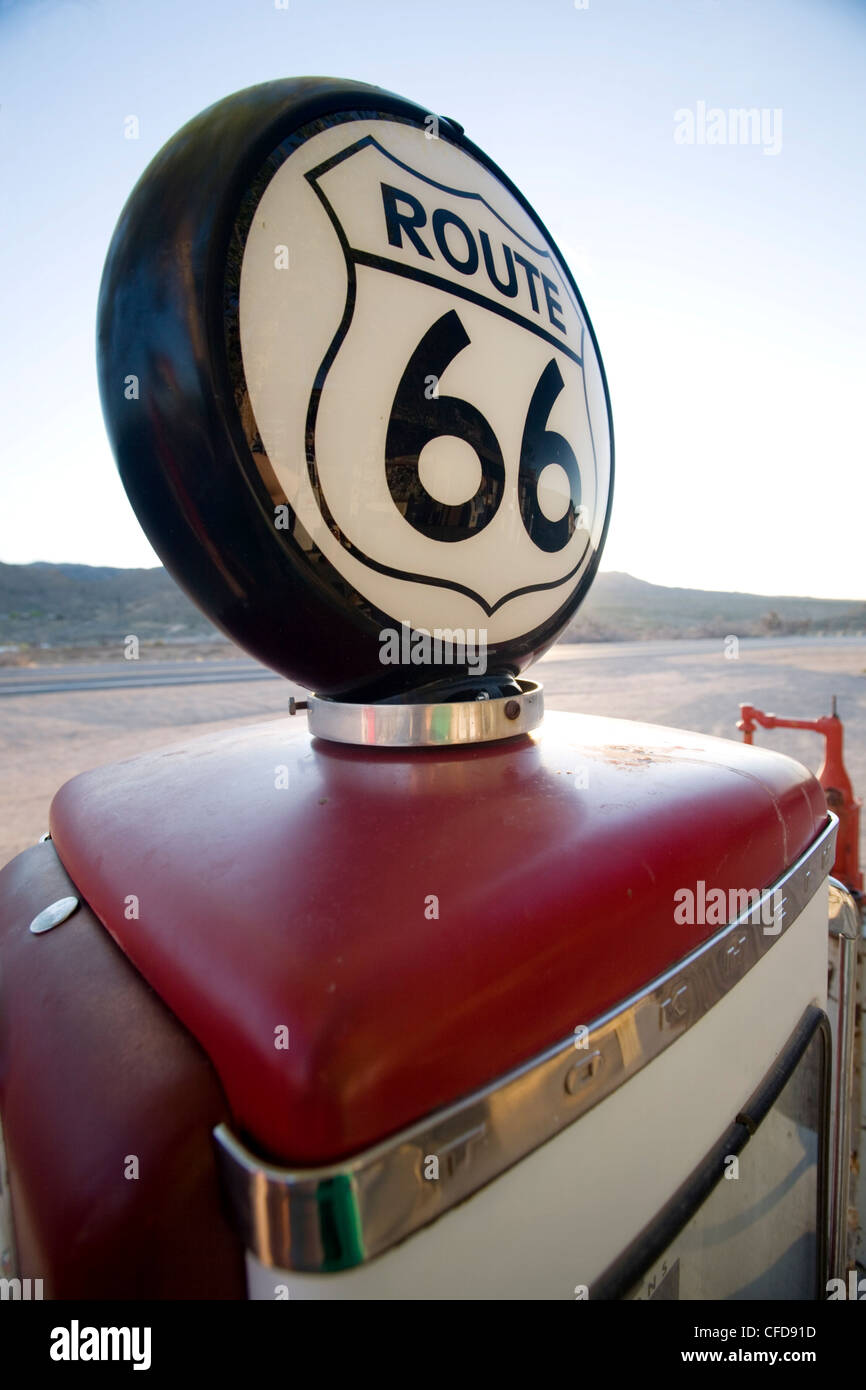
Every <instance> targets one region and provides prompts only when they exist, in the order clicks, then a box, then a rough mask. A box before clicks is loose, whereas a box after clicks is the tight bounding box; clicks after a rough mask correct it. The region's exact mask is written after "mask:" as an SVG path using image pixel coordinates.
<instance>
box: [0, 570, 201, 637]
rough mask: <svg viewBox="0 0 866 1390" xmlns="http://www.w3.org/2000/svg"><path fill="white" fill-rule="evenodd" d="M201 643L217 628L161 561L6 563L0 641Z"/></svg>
mask: <svg viewBox="0 0 866 1390" xmlns="http://www.w3.org/2000/svg"><path fill="white" fill-rule="evenodd" d="M128 633H135V635H136V636H137V637H138V638H139V639H140V640H143V641H154V640H161V641H171V640H172V639H174V640H177V641H184V642H190V641H201V640H205V639H208V638H210V639H212V638H213V637H214V636H215V633H216V629H215V628H214V627H213V625H212V624H211V623H210V622H208V620H207V618H206V617H205V616H204V614H203V613H201V612H200V611H199V610H198V608H196V606H195V604H194V603H192V602H191V601H190V599H188V598H187V597H186V595H185V594H184V593H182V592H181V590H180V589H179V588H178V587H177V585H176V584H175V582H174V580H173V579H171V578H170V576H169V575H168V574H167V573H166V571H165V570H164V569H162V567H161V566H160V567H159V568H157V569H147V570H145V569H141V570H133V569H129V570H128V569H109V568H108V567H106V566H98V567H97V566H93V565H48V564H42V563H37V564H34V565H4V564H0V647H4V646H14V645H21V644H26V645H28V646H31V647H39V646H41V645H44V644H47V645H49V646H52V647H54V646H61V647H67V646H68V647H72V646H81V645H94V644H97V645H98V644H100V643H103V642H105V643H119V642H122V641H123V638H124V637H125V636H126V635H127V634H128Z"/></svg>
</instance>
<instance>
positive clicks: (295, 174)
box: [239, 120, 611, 645]
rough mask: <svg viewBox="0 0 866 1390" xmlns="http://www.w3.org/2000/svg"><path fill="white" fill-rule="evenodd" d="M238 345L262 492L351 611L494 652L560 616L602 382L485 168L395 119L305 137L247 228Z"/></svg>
mask: <svg viewBox="0 0 866 1390" xmlns="http://www.w3.org/2000/svg"><path fill="white" fill-rule="evenodd" d="M239 338H240V349H241V356H242V361H243V370H244V376H245V381H246V388H247V392H248V398H247V402H246V405H247V410H248V416H249V419H250V421H251V422H254V431H255V436H256V440H257V446H258V447H257V449H256V451H255V453H254V457H255V458H256V462H257V464H258V467H259V469H260V471H261V474H262V477H263V479H264V480H265V481H266V484H267V486H268V490H269V493H270V495H271V498H272V499H273V501H274V504H275V506H276V507H279V506H280V505H283V506H284V507H285V509H286V512H287V516H288V517H290V518H291V525H292V527H293V528H294V529H295V533H296V535H297V536H300V537H301V538H302V543H303V544H304V545H305V546H306V547H308V548H309V551H310V553H311V554H312V553H315V554H321V555H322V556H323V557H325V559H326V560H327V561H328V562H329V564H330V565H331V566H332V567H333V568H334V569H335V570H336V571H337V572H338V574H339V575H340V576H342V578H343V580H345V581H346V583H347V585H348V586H350V588H351V589H352V590H353V591H354V592H355V593H356V594H357V595H358V596H359V597H360V600H361V601H363V602H365V603H366V604H367V605H369V606H370V607H371V609H372V610H373V611H374V612H375V613H377V614H379V615H384V616H385V617H387V618H388V619H390V620H392V621H399V622H405V623H408V624H409V625H410V626H412V627H413V628H416V629H418V628H420V629H426V630H434V629H439V630H448V629H479V628H483V629H485V630H486V632H487V634H488V636H487V640H488V642H489V643H490V644H491V645H495V644H496V643H502V642H507V641H510V640H512V639H514V638H516V637H519V636H520V635H521V634H525V633H527V632H529V631H530V630H532V629H536V628H538V627H539V626H540V625H541V624H543V623H545V622H546V621H548V620H549V619H550V618H551V616H552V615H554V614H556V613H557V612H558V611H559V610H561V609H562V608H563V606H564V605H566V604H567V603H568V601H569V599H570V598H571V596H572V595H573V594H574V593H575V590H576V589H577V587H578V586H579V585H580V583H581V580H582V578H583V576H584V575H585V573H586V571H587V569H588V567H589V566H590V564H591V562H592V561H593V559H594V558H595V557H596V556H597V551H598V547H599V543H600V539H601V535H602V531H603V528H604V523H605V518H606V514H607V508H608V501H609V493H610V471H611V460H610V437H609V423H608V411H607V401H606V394H605V388H604V382H603V375H602V371H601V367H600V363H599V359H598V356H597V353H596V348H595V344H594V340H593V337H592V334H591V331H590V330H589V329H588V324H587V321H586V317H585V313H584V310H583V307H582V304H581V302H580V300H579V296H578V295H577V294H576V292H575V289H574V287H573V284H572V282H571V280H570V277H569V276H568V274H567V272H566V271H565V270H564V268H563V266H562V265H561V263H560V261H559V259H558V257H557V255H556V253H555V251H554V249H553V248H552V246H551V245H550V243H549V241H548V239H547V237H546V234H545V232H544V230H543V228H541V226H540V225H539V224H538V223H537V222H536V221H535V219H534V218H533V217H532V216H530V214H529V212H528V210H527V207H526V205H525V204H524V203H523V202H522V200H518V197H516V196H515V195H514V193H512V191H511V190H510V188H508V187H507V186H506V184H505V183H504V182H502V181H500V179H498V178H497V177H496V176H495V175H494V173H493V172H492V171H491V170H490V169H489V168H487V167H486V166H485V165H483V164H481V163H480V162H479V161H478V160H476V159H475V158H473V156H472V155H471V154H470V153H468V152H467V151H466V150H464V149H462V148H460V147H458V146H457V145H455V144H452V143H449V142H447V141H445V140H443V139H441V138H437V136H436V134H435V132H431V130H430V129H429V128H426V129H419V128H418V126H417V125H413V124H410V123H408V122H401V121H398V120H355V121H352V122H346V123H343V124H338V125H335V126H333V127H331V128H330V129H326V130H323V131H320V132H318V133H316V134H313V135H312V136H311V137H310V138H309V139H307V140H306V141H305V142H304V143H303V144H302V145H300V146H299V148H297V149H295V150H294V151H293V152H292V154H291V156H290V157H289V158H288V159H286V160H285V162H284V163H283V164H282V165H281V167H280V168H279V169H278V170H277V171H276V173H275V174H274V175H273V177H272V178H271V179H270V181H269V182H268V183H267V186H266V187H265V188H264V191H263V193H262V195H261V197H260V199H259V201H258V203H257V206H256V207H255V211H254V213H253V215H252V218H251V222H250V227H249V232H248V235H247V239H246V244H245V248H244V255H243V264H242V269H241V275H240V290H239Z"/></svg>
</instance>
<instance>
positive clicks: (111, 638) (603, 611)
mask: <svg viewBox="0 0 866 1390" xmlns="http://www.w3.org/2000/svg"><path fill="white" fill-rule="evenodd" d="M819 632H826V633H852V634H856V633H866V602H860V601H855V600H851V601H850V602H849V601H846V600H835V599H816V598H789V597H778V598H765V597H763V596H762V595H760V594H738V593H716V592H713V591H711V590H704V589H671V588H666V587H664V586H662V585H659V584H647V583H645V582H644V580H642V579H634V578H633V577H632V576H631V575H630V574H620V573H616V572H611V573H602V574H599V575H598V576H597V578H596V581H595V583H594V585H593V587H592V590H591V591H590V594H589V597H588V598H587V600H586V602H585V603H584V604H583V607H582V608H581V609H580V611H579V613H578V615H577V617H576V618H575V619H574V621H573V622H572V623H571V625H570V627H569V628H568V631H567V633H566V639H568V638H572V639H573V640H580V641H590V642H593V641H596V642H598V641H617V640H634V639H642V638H653V637H665V638H670V637H725V636H727V635H728V634H729V633H734V634H735V635H737V636H739V637H748V636H767V635H771V636H772V635H774V634H778V635H780V636H784V635H786V634H809V633H813V634H814V633H819ZM128 633H135V635H136V636H137V637H138V638H139V640H140V641H142V642H160V643H167V644H177V645H181V644H183V645H187V644H190V643H208V642H213V641H214V640H215V639H216V640H218V641H223V640H225V639H223V638H221V636H220V634H219V633H217V631H216V629H215V628H214V627H213V625H212V624H211V623H210V622H208V620H207V618H205V617H204V615H203V614H202V613H200V612H199V610H198V609H197V608H196V607H195V605H194V604H193V603H192V602H191V601H190V600H189V599H188V598H187V597H186V595H185V594H183V593H182V592H181V590H180V589H179V588H178V587H177V585H176V584H175V583H174V581H173V580H172V579H171V578H169V576H168V574H167V573H166V571H165V570H164V569H162V568H156V569H109V568H107V567H105V566H92V565H71V564H70V565H49V564H42V563H39V564H33V565H4V564H0V649H2V648H3V647H6V648H9V647H17V648H19V649H24V650H27V649H30V650H33V649H37V650H38V649H40V648H42V649H43V650H44V649H45V648H54V647H68V648H71V647H82V646H88V647H89V646H99V645H101V644H110V645H116V644H119V643H122V641H123V638H124V637H125V636H126V635H127V634H128Z"/></svg>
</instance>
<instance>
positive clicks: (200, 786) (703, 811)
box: [34, 714, 826, 1164]
mask: <svg viewBox="0 0 866 1390" xmlns="http://www.w3.org/2000/svg"><path fill="white" fill-rule="evenodd" d="M825 822H826V806H825V803H824V796H823V793H822V791H821V789H820V787H819V786H818V784H817V782H816V781H815V780H814V778H813V777H812V776H811V775H810V774H808V773H807V772H806V771H805V769H803V768H802V767H800V765H799V764H797V763H794V762H792V761H791V760H790V759H788V758H784V757H781V756H780V755H778V754H775V753H772V752H769V751H767V750H758V749H744V748H742V747H741V746H739V745H737V744H734V743H731V742H729V741H726V740H720V739H713V738H704V737H700V736H698V735H695V734H690V733H684V732H681V731H678V730H665V729H659V728H655V727H651V726H646V725H638V724H632V723H626V722H624V721H620V720H609V719H596V718H588V717H583V716H579V715H562V714H559V715H557V714H548V716H547V717H546V719H545V723H544V726H543V729H541V730H540V731H538V733H536V734H533V735H527V736H525V737H523V738H519V739H515V740H508V741H503V742H499V743H492V744H486V745H474V746H470V747H452V748H448V749H443V750H436V749H424V750H417V749H416V750H408V749H382V748H377V749H365V748H357V747H349V746H345V745H340V744H335V743H326V742H323V741H320V740H312V741H311V740H310V738H309V736H308V734H307V732H306V729H305V727H304V725H303V723H302V722H301V721H300V720H298V721H297V722H296V723H295V722H292V721H290V722H289V723H288V725H287V723H286V721H272V722H269V723H267V724H263V725H260V726H256V727H251V728H245V729H241V730H238V731H233V732H230V733H220V734H217V735H215V736H211V737H208V738H204V739H201V740H198V741H197V742H194V743H191V744H188V745H186V746H184V747H180V748H177V749H175V750H171V749H170V750H167V751H164V752H162V753H148V754H145V755H143V756H141V757H138V758H135V759H132V760H130V761H127V762H124V763H120V764H117V765H115V766H112V767H107V768H103V769H99V770H97V771H94V772H88V773H85V774H83V775H81V776H79V777H76V778H74V779H73V780H72V781H71V782H69V783H67V784H66V786H65V787H63V788H62V789H61V791H60V792H59V793H58V794H57V797H56V798H55V801H54V804H53V807H52V813H51V831H52V835H53V838H54V843H55V845H56V848H57V852H58V854H59V855H60V858H61V860H62V861H63V863H64V865H65V867H66V869H67V871H68V872H69V874H70V877H71V878H72V879H73V881H74V882H75V884H76V885H77V888H78V890H79V891H80V892H81V893H82V894H83V895H84V897H85V898H86V899H87V901H88V903H89V904H90V906H91V907H92V909H93V911H94V912H95V913H96V915H97V916H98V917H99V918H100V920H101V921H102V922H103V923H104V925H105V927H106V928H107V929H108V931H109V932H110V934H111V936H112V937H113V938H114V940H115V941H116V942H117V943H118V945H119V946H120V947H121V949H122V951H123V952H124V953H125V955H126V956H127V957H128V958H129V960H130V961H131V962H132V963H133V964H134V965H135V967H136V969H137V970H138V971H139V972H140V973H141V975H142V976H143V977H144V979H145V980H147V981H148V983H149V984H150V985H151V986H152V987H153V989H154V990H155V991H156V993H157V994H158V995H159V996H160V997H161V999H162V1000H163V1001H164V1002H165V1003H166V1004H167V1005H168V1007H169V1009H170V1010H171V1011H172V1012H173V1013H174V1014H175V1015H176V1017H177V1018H178V1019H180V1020H181V1022H182V1023H183V1024H184V1025H185V1026H186V1028H188V1029H189V1031H190V1032H191V1034H192V1035H193V1037H194V1038H196V1039H197V1040H198V1042H199V1043H200V1044H201V1046H202V1048H203V1050H204V1052H205V1053H206V1054H207V1056H208V1057H210V1059H211V1061H212V1062H213V1064H214V1066H215V1068H216V1071H217V1073H218V1075H219V1077H220V1079H221V1081H222V1084H223V1087H224V1089H225V1093H226V1096H227V1098H228V1101H229V1105H230V1107H231V1110H232V1114H233V1122H234V1125H235V1127H236V1129H237V1130H238V1131H239V1132H240V1133H242V1134H244V1135H246V1136H247V1138H248V1139H249V1140H250V1142H251V1144H252V1145H253V1146H254V1147H255V1148H256V1149H257V1150H259V1151H260V1152H264V1153H268V1154H271V1155H273V1156H275V1157H276V1158H279V1159H282V1160H285V1161H287V1162H291V1163H294V1164H316V1163H323V1162H326V1161H329V1160H334V1159H337V1158H339V1157H343V1156H345V1155H348V1154H352V1153H354V1152H358V1151H360V1150H362V1149H364V1148H365V1147H367V1146H369V1145H371V1144H374V1143H375V1142H377V1141H379V1140H381V1139H383V1138H384V1137H386V1136H387V1135H389V1134H391V1133H393V1132H395V1131H397V1130H399V1129H401V1128H402V1127H404V1126H405V1125H407V1124H409V1123H410V1122H412V1121H414V1120H416V1119H418V1118H420V1117H422V1116H425V1115H428V1114H431V1113H433V1112H434V1111H436V1110H437V1109H438V1108H439V1107H442V1106H444V1105H447V1104H449V1103H451V1102H453V1101H455V1100H456V1099H458V1098H459V1097H461V1096H464V1095H466V1094H468V1093H470V1092H471V1091H472V1090H474V1089H475V1088H477V1087H479V1086H481V1085H482V1084H485V1083H487V1082H489V1081H491V1080H493V1079H495V1078H496V1077H498V1076H501V1075H503V1074H504V1073H506V1072H507V1071H509V1070H510V1069H511V1068H513V1067H515V1066H518V1065H520V1064H522V1063H524V1062H526V1061H527V1060H528V1059H530V1058H533V1057H535V1056H537V1055H538V1054H539V1053H540V1052H541V1051H543V1050H544V1049H545V1048H547V1047H549V1046H550V1045H552V1044H555V1043H558V1042H560V1041H561V1040H562V1039H563V1038H565V1037H568V1036H569V1035H570V1034H571V1033H572V1032H573V1030H574V1028H575V1027H577V1026H578V1025H580V1024H589V1023H590V1022H592V1021H593V1020H594V1019H596V1018H598V1017H599V1016H600V1015H601V1014H602V1013H603V1012H604V1011H605V1010H606V1009H608V1008H609V1007H611V1006H612V1005H614V1004H617V1003H619V1002H621V1001H622V1000H623V999H625V998H627V997H628V996H629V995H630V994H631V993H632V992H633V991H635V990H637V989H639V988H641V987H643V986H645V985H646V984H647V982H648V981H650V980H652V979H653V978H654V977H655V976H657V975H659V974H660V973H661V972H663V971H664V970H665V969H666V968H667V967H669V966H671V965H672V964H673V963H675V962H676V961H678V960H679V959H681V958H682V957H683V956H685V955H686V954H688V953H689V952H691V951H692V950H693V949H694V948H695V947H696V946H697V945H698V944H699V942H700V941H701V940H703V939H705V938H706V937H708V936H711V935H713V933H714V932H715V931H716V930H718V926H717V924H709V925H683V924H682V923H678V922H677V921H676V920H675V917H674V894H675V893H676V892H677V890H679V889H681V888H683V887H687V888H689V887H690V888H692V889H694V887H695V885H696V882H697V881H699V880H703V881H704V882H705V884H706V885H707V887H718V888H721V889H723V890H724V891H725V892H728V891H730V890H731V889H744V888H745V889H751V888H758V889H761V888H764V887H766V886H768V885H769V884H770V883H772V882H774V881H775V879H776V878H777V877H778V876H779V875H780V874H781V873H782V872H783V871H784V870H785V869H787V868H788V867H789V866H790V864H791V863H792V862H793V861H794V860H795V859H796V858H797V857H798V856H799V855H800V853H801V852H802V851H803V850H804V849H805V848H806V846H807V845H809V844H810V843H811V841H812V840H813V839H814V838H815V836H816V834H817V833H818V831H819V830H820V828H821V826H822V825H823V824H824V823H825ZM130 897H134V898H135V899H137V903H138V911H139V915H138V916H137V917H135V916H132V915H131V914H130V911H129V908H128V906H127V904H128V902H129V899H130ZM434 900H435V908H434ZM434 912H435V914H436V915H434ZM39 944H40V943H38V942H37V943H34V945H36V946H37V947H38V945H39ZM281 1028H284V1029H288V1034H289V1046H288V1047H287V1048H280V1047H277V1046H275V1039H276V1037H277V1036H278V1035H277V1030H278V1029H281Z"/></svg>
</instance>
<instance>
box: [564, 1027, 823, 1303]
mask: <svg viewBox="0 0 866 1390" xmlns="http://www.w3.org/2000/svg"><path fill="white" fill-rule="evenodd" d="M819 1031H820V1032H822V1033H823V1035H824V1049H823V1055H822V1059H821V1095H822V1098H823V1104H822V1106H821V1114H820V1117H819V1120H820V1125H821V1133H820V1135H819V1143H818V1210H817V1212H816V1214H815V1215H816V1221H817V1237H818V1238H817V1268H816V1271H815V1278H816V1291H817V1296H818V1298H820V1295H821V1291H822V1290H823V1288H824V1285H825V1283H826V1277H827V1194H828V1188H827V1174H828V1154H829V1151H828V1144H829V1135H830V1067H831V1060H832V1055H833V1049H832V1037H831V1032H830V1020H829V1019H828V1017H827V1015H826V1013H825V1012H824V1010H823V1009H819V1008H818V1007H817V1005H814V1004H811V1005H810V1006H809V1008H807V1009H806V1011H805V1013H804V1014H803V1016H802V1018H801V1019H800V1022H799V1023H798V1024H797V1027H796V1028H795V1029H794V1032H793V1033H792V1034H791V1036H790V1038H789V1039H788V1041H787V1043H786V1044H785V1046H784V1048H783V1049H782V1051H781V1052H780V1053H779V1056H778V1057H777V1058H776V1060H775V1062H774V1063H773V1065H772V1066H771V1068H770V1070H769V1071H768V1072H767V1075H766V1076H765V1077H764V1080H763V1081H762V1082H761V1083H760V1085H759V1086H758V1088H757V1090H755V1091H753V1093H752V1095H751V1096H750V1098H749V1100H748V1101H747V1102H746V1104H745V1106H744V1107H743V1109H742V1110H741V1111H740V1112H739V1114H738V1115H737V1118H736V1120H735V1121H734V1123H733V1124H732V1125H731V1126H730V1128H729V1129H728V1130H726V1132H725V1133H724V1134H723V1135H722V1137H721V1139H719V1141H718V1143H716V1144H714V1145H713V1147H712V1149H710V1151H709V1153H708V1154H707V1155H706V1157H705V1158H704V1159H703V1161H702V1162H701V1163H700V1164H699V1165H698V1167H697V1168H696V1169H695V1171H694V1172H693V1173H692V1174H691V1175H690V1177H688V1178H686V1180H685V1182H684V1183H683V1184H682V1185H681V1186H680V1187H679V1188H678V1189H677V1191H676V1192H675V1193H674V1195H673V1197H671V1199H670V1201H669V1202H668V1203H667V1204H666V1205H665V1206H664V1207H662V1209H661V1211H660V1212H659V1214H658V1216H656V1217H655V1218H654V1219H653V1221H652V1222H650V1224H649V1225H648V1226H646V1227H645V1228H644V1230H643V1231H641V1233H640V1235H638V1236H636V1237H635V1239H634V1240H633V1241H632V1242H631V1244H630V1245H627V1246H626V1248H625V1250H624V1251H623V1252H622V1254H621V1255H619V1256H618V1257H617V1259H616V1260H614V1262H613V1264H612V1265H609V1266H608V1268H607V1269H606V1270H605V1272H604V1274H602V1275H601V1276H600V1277H599V1278H598V1279H597V1280H595V1282H594V1283H593V1284H591V1285H590V1290H589V1296H590V1298H591V1299H593V1300H597V1301H602V1300H615V1299H623V1298H625V1297H626V1295H627V1294H628V1293H629V1292H630V1291H631V1290H632V1289H633V1288H634V1286H635V1284H637V1283H638V1282H639V1281H640V1280H641V1278H642V1277H643V1276H644V1274H645V1273H646V1272H647V1270H649V1269H651V1268H652V1266H653V1265H654V1264H655V1262H656V1260H658V1259H659V1258H660V1257H661V1256H662V1255H663V1254H664V1252H665V1250H667V1248H668V1246H669V1245H670V1244H671V1243H672V1241H674V1240H675V1239H676V1237H677V1236H678V1235H679V1234H680V1232H681V1231H682V1230H683V1229H684V1228H685V1227H686V1226H687V1225H688V1223H689V1221H690V1220H691V1219H692V1217H693V1216H694V1215H695V1213H696V1212H697V1211H698V1209H699V1208H700V1207H701V1206H702V1205H703V1203H704V1202H705V1201H706V1199H707V1197H709V1196H710V1194H711V1193H712V1192H713V1190H714V1189H715V1187H716V1186H717V1184H718V1183H719V1181H720V1180H721V1179H722V1178H723V1177H724V1171H725V1159H726V1158H728V1157H729V1156H730V1155H731V1154H738V1153H740V1152H741V1151H742V1149H744V1148H745V1146H746V1145H747V1144H748V1142H749V1140H750V1139H751V1137H752V1135H753V1134H754V1133H755V1132H756V1130H757V1129H758V1127H759V1125H760V1124H761V1122H762V1121H763V1120H764V1119H765V1118H766V1116H767V1114H768V1113H769V1111H770V1110H771V1109H772V1107H773V1105H774V1104H775V1102H776V1100H777V1099H778V1097H779V1096H780V1095H781V1093H782V1091H783V1090H784V1088H785V1086H786V1084H787V1082H788V1081H789V1080H790V1078H791V1076H792V1075H793V1073H794V1071H795V1069H796V1067H797V1065H798V1063H799V1061H800V1059H801V1058H802V1056H803V1054H804V1053H805V1051H806V1048H807V1047H808V1046H809V1043H810V1042H811V1041H812V1038H813V1037H814V1036H815V1034H816V1033H817V1032H819Z"/></svg>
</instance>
